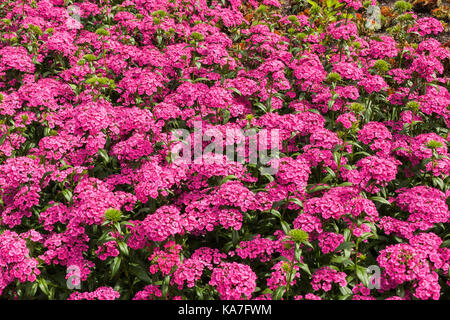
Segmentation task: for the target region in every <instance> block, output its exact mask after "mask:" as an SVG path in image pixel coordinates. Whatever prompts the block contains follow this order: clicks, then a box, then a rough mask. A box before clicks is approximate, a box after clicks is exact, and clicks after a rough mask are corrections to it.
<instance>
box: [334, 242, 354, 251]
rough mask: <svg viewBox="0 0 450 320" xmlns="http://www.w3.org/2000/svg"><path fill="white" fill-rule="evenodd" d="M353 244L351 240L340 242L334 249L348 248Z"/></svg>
mask: <svg viewBox="0 0 450 320" xmlns="http://www.w3.org/2000/svg"><path fill="white" fill-rule="evenodd" d="M354 246H355V244H354V243H353V242H347V241H346V242H342V243H341V244H340V245H339V246H338V247H337V248H336V250H335V251H340V250H346V249H350V248H353V247H354Z"/></svg>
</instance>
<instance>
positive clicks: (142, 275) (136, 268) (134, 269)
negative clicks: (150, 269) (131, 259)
mask: <svg viewBox="0 0 450 320" xmlns="http://www.w3.org/2000/svg"><path fill="white" fill-rule="evenodd" d="M130 273H131V274H133V275H135V276H136V277H138V278H139V280H141V281H143V282H145V283H151V282H152V279H151V278H150V276H149V275H148V273H147V271H146V270H145V268H143V267H142V266H140V265H139V264H136V263H131V264H130Z"/></svg>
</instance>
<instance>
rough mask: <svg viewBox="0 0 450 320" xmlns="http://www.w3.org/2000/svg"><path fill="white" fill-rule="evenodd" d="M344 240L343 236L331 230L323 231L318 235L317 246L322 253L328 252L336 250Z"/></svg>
mask: <svg viewBox="0 0 450 320" xmlns="http://www.w3.org/2000/svg"><path fill="white" fill-rule="evenodd" d="M342 242H344V236H343V235H342V234H337V233H333V232H324V233H321V234H320V235H319V247H320V248H321V249H322V252H323V253H325V254H326V253H329V252H333V251H335V250H336V248H337V247H339V245H340V244H341V243H342Z"/></svg>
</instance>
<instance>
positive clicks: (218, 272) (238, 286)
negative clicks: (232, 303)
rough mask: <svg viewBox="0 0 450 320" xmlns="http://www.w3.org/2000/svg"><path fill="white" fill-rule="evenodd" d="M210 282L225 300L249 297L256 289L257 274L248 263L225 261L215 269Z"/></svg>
mask: <svg viewBox="0 0 450 320" xmlns="http://www.w3.org/2000/svg"><path fill="white" fill-rule="evenodd" d="M209 284H210V285H212V286H216V288H217V292H219V294H220V296H221V298H222V299H224V300H240V299H242V298H247V299H248V298H250V297H251V295H252V293H253V291H255V289H256V274H255V273H254V272H253V271H252V269H251V268H250V267H249V266H248V265H245V264H240V263H236V262H233V263H225V262H224V263H221V264H220V265H219V266H218V267H216V268H214V269H213V271H212V274H211V281H209Z"/></svg>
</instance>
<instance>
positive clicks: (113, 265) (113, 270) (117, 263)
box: [111, 257, 122, 279]
mask: <svg viewBox="0 0 450 320" xmlns="http://www.w3.org/2000/svg"><path fill="white" fill-rule="evenodd" d="M121 262H122V259H121V258H120V257H115V258H114V260H113V262H112V263H111V279H112V278H114V276H115V275H116V274H117V272H118V271H119V269H120V263H121Z"/></svg>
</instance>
